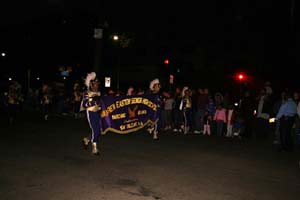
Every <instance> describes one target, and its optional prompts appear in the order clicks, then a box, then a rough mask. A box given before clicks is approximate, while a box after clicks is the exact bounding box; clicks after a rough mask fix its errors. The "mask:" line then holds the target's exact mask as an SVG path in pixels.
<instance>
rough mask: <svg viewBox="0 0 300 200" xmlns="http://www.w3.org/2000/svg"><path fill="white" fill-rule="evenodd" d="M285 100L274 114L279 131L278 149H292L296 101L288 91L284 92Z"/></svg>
mask: <svg viewBox="0 0 300 200" xmlns="http://www.w3.org/2000/svg"><path fill="white" fill-rule="evenodd" d="M285 98H286V101H285V102H284V103H283V104H282V105H281V106H280V109H279V111H278V113H277V115H276V120H279V121H280V123H279V132H280V145H281V147H280V149H279V150H280V151H281V150H284V151H293V148H294V146H293V139H292V127H293V123H294V120H295V115H296V112H297V106H296V103H295V102H294V101H293V99H292V98H291V97H290V95H289V93H288V92H287V93H286V96H285Z"/></svg>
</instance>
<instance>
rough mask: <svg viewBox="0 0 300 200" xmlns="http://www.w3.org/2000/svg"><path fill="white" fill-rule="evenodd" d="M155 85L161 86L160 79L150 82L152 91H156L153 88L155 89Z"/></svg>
mask: <svg viewBox="0 0 300 200" xmlns="http://www.w3.org/2000/svg"><path fill="white" fill-rule="evenodd" d="M155 84H159V79H158V78H156V79H154V80H152V81H151V82H150V85H149V88H150V90H153V89H154V88H153V87H154V85H155Z"/></svg>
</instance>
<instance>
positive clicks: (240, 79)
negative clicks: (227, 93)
mask: <svg viewBox="0 0 300 200" xmlns="http://www.w3.org/2000/svg"><path fill="white" fill-rule="evenodd" d="M236 79H237V80H239V81H244V80H246V75H245V74H244V73H238V74H237V75H236Z"/></svg>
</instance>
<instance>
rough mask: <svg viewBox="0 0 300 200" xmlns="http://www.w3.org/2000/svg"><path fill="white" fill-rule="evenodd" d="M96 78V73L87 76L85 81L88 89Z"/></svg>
mask: <svg viewBox="0 0 300 200" xmlns="http://www.w3.org/2000/svg"><path fill="white" fill-rule="evenodd" d="M95 78H96V73H95V72H91V73H88V74H87V76H86V79H85V85H86V87H90V82H91V81H92V80H95Z"/></svg>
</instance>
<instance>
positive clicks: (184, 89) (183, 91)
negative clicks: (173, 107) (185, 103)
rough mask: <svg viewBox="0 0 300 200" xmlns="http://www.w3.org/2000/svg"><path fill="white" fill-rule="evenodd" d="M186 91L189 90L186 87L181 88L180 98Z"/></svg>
mask: <svg viewBox="0 0 300 200" xmlns="http://www.w3.org/2000/svg"><path fill="white" fill-rule="evenodd" d="M188 89H189V87H188V86H185V87H183V89H182V93H181V96H182V97H184V94H185V91H187V90H188Z"/></svg>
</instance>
